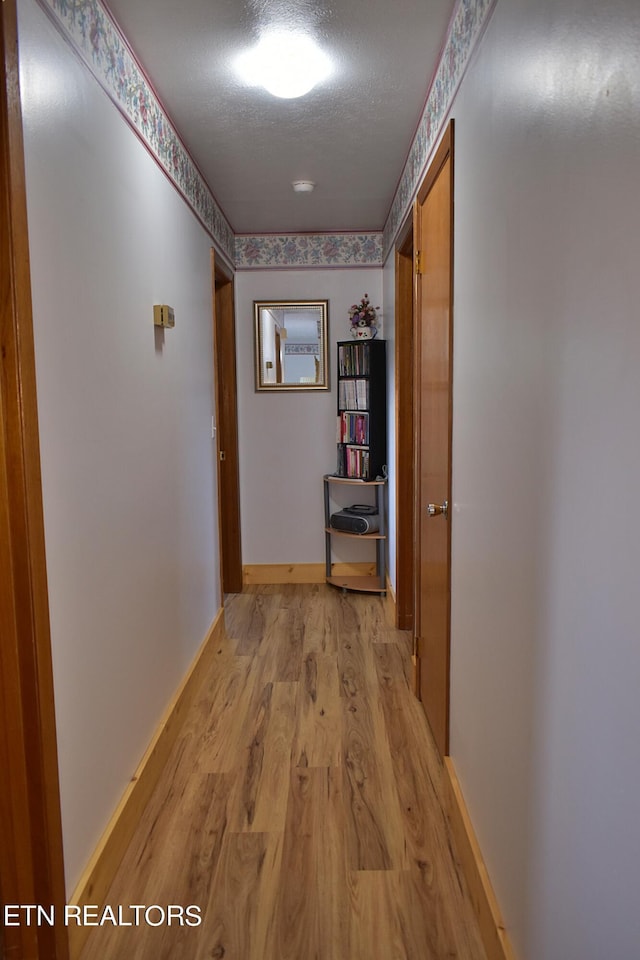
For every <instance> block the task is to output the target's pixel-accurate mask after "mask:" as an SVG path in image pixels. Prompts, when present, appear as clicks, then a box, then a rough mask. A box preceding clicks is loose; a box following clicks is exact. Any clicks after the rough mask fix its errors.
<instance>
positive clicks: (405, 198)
mask: <svg viewBox="0 0 640 960" xmlns="http://www.w3.org/2000/svg"><path fill="white" fill-rule="evenodd" d="M496 2H497V0H460V2H459V3H458V7H457V9H456V11H455V14H454V16H453V19H452V21H451V26H450V28H449V34H448V36H447V40H446V43H445V46H444V50H443V52H442V55H441V57H440V63H439V64H438V69H437V71H436V74H435V77H434V79H433V83H432V84H431V88H430V90H429V94H428V97H427V103H426V106H425V108H424V111H423V114H422V117H421V119H420V123H419V125H418V129H417V131H416V135H415V137H414V138H413V141H412V143H411V148H410V150H409V156H408V157H407V162H406V164H405V166H404V170H403V171H402V175H401V177H400V183H399V184H398V188H397V190H396V193H395V196H394V198H393V202H392V204H391V210H390V211H389V216H388V217H387V222H386V223H385V225H384V230H383V259H384V260H386V258H387V256H388V254H389V252H390V250H391V249H392V247H393V244H394V242H395V239H396V236H397V233H398V230H399V229H400V227H401V226H402V223H403V221H404V219H405V216H406V214H407V212H408V210H409V207H410V206H411V204H412V202H413V200H414V197H415V194H416V191H417V189H418V187H419V185H420V183H421V182H422V179H423V177H424V174H425V172H426V168H427V163H428V160H429V157H430V155H431V151H432V150H433V147H434V146H435V145H436V143H437V142H438V140H439V137H440V133H441V132H442V128H443V124H444V121H445V119H446V117H447V114H448V112H449V109H450V107H451V104H452V102H453V98H454V97H455V95H456V92H457V89H458V87H459V85H460V81H461V80H462V77H463V75H464V72H465V69H466V66H467V63H468V62H469V59H470V57H471V54H472V53H473V50H474V49H475V46H476V43H477V41H478V40H479V39H480V36H481V34H482V32H483V30H484V28H485V26H486V24H487V23H488V22H489V16H490V14H491V12H492V10H493V7H494V6H495V4H496Z"/></svg>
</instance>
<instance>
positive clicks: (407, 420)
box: [395, 218, 415, 630]
mask: <svg viewBox="0 0 640 960" xmlns="http://www.w3.org/2000/svg"><path fill="white" fill-rule="evenodd" d="M414 300H415V275H414V269H413V220H412V219H411V218H409V221H408V222H407V224H406V225H405V228H404V229H403V230H402V231H401V233H400V236H399V239H398V242H397V244H396V251H395V410H396V626H397V627H398V629H399V630H412V629H413V624H414V605H415V601H414V590H415V573H414V563H415V546H414V527H415V520H414V514H413V511H414V483H415V480H414V477H415V465H414V429H413V427H414V404H415V398H414V390H413V374H414V371H413V359H414V358H413V353H414V351H413V343H414V339H413V338H414V335H415V331H414Z"/></svg>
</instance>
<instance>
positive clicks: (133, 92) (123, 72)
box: [38, 0, 235, 263]
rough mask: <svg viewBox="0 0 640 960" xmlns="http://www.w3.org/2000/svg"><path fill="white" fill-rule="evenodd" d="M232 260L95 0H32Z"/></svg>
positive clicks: (158, 109) (226, 232)
mask: <svg viewBox="0 0 640 960" xmlns="http://www.w3.org/2000/svg"><path fill="white" fill-rule="evenodd" d="M38 3H39V4H40V6H41V7H42V8H43V9H44V10H45V11H46V12H47V13H48V14H49V15H50V16H51V17H52V19H53V22H54V23H55V24H56V25H57V26H58V27H59V29H60V30H61V31H62V33H63V35H64V36H65V37H66V39H67V40H68V41H69V42H70V43H71V45H72V46H73V47H74V49H75V50H76V51H77V52H78V53H79V55H80V57H81V58H82V60H83V61H84V62H85V64H86V65H87V66H88V68H89V69H90V70H91V72H92V73H93V75H94V77H95V78H96V80H97V81H98V83H99V84H100V85H101V86H102V88H103V89H104V90H105V91H106V93H107V94H108V95H109V97H110V98H111V99H112V100H113V102H114V103H115V104H116V106H117V107H118V108H119V109H120V111H121V112H122V113H123V115H124V116H125V118H126V119H127V120H128V121H129V123H130V124H131V126H132V127H133V128H134V130H135V131H136V132H137V133H138V135H139V136H140V138H141V139H142V140H143V142H144V143H145V144H146V146H147V147H148V148H149V150H150V151H151V153H152V155H153V156H154V157H155V159H156V160H157V161H158V163H159V164H160V166H161V167H162V169H163V170H164V171H165V173H166V174H167V175H168V176H169V178H170V180H171V181H172V182H173V183H174V184H175V186H176V187H177V189H178V190H179V192H180V193H181V194H182V196H183V197H184V199H185V200H186V201H187V203H188V204H189V206H190V207H191V208H192V210H193V211H194V213H195V214H196V216H197V217H198V219H199V220H200V222H201V223H202V224H203V226H204V228H205V229H206V230H207V232H208V233H209V234H210V236H211V238H212V240H213V241H214V243H216V244H217V245H218V246H219V248H220V251H221V252H222V253H223V254H224V255H225V256H226V257H227V258H228V259H229V261H230V262H231V263H233V257H234V240H235V238H234V233H233V230H232V229H231V226H230V224H229V222H228V221H227V219H226V217H225V215H224V214H223V212H222V210H221V209H220V207H219V206H218V204H217V203H216V201H215V199H214V197H213V194H212V193H211V190H210V189H209V187H208V185H207V183H206V182H205V180H204V178H203V177H202V175H201V174H200V172H199V170H198V168H197V167H196V165H195V163H194V161H193V159H192V158H191V156H190V155H189V153H188V151H187V149H186V147H185V146H184V144H183V143H182V141H181V140H180V137H179V136H178V133H177V131H176V130H175V128H174V126H173V125H172V123H171V122H170V120H169V119H168V117H167V115H166V113H165V112H164V110H163V108H162V106H161V104H160V102H159V101H158V99H157V97H156V95H155V93H154V92H153V89H152V87H151V85H150V83H149V81H148V79H147V77H146V76H145V74H144V72H143V70H142V68H141V67H140V65H139V64H138V62H137V61H136V59H135V57H134V56H133V53H132V52H131V50H130V48H129V46H128V44H127V42H126V39H125V38H124V36H123V35H122V33H121V32H120V30H119V29H118V27H117V26H116V24H115V23H114V21H113V20H112V19H111V16H110V14H109V12H108V11H107V10H106V9H105V7H103V5H102V3H100V0H38Z"/></svg>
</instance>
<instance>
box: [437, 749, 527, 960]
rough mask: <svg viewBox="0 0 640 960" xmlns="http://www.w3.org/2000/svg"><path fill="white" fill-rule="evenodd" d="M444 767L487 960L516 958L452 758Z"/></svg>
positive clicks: (460, 853)
mask: <svg viewBox="0 0 640 960" xmlns="http://www.w3.org/2000/svg"><path fill="white" fill-rule="evenodd" d="M444 768H445V777H444V787H445V809H446V814H447V818H448V820H449V823H450V825H451V831H452V833H453V839H454V843H455V850H456V853H457V856H458V860H459V862H460V865H461V867H462V870H463V873H464V875H465V879H466V881H467V887H468V889H469V895H470V898H471V903H472V905H473V910H474V912H475V915H476V918H477V921H478V927H479V929H480V936H481V938H482V942H483V944H484V948H485V951H486V954H487V960H516V957H515V954H514V952H513V947H512V946H511V943H510V942H509V938H508V936H507V932H506V930H505V927H504V922H503V920H502V914H501V912H500V907H499V905H498V901H497V900H496V896H495V893H494V892H493V887H492V886H491V880H490V878H489V874H488V872H487V868H486V866H485V863H484V860H483V857H482V852H481V850H480V847H479V845H478V841H477V839H476V835H475V832H474V829H473V824H472V823H471V820H470V818H469V814H468V812H467V807H466V804H465V802H464V797H463V795H462V791H461V789H460V784H459V782H458V777H457V776H456V771H455V767H454V765H453V762H452V760H451V758H450V757H445V758H444Z"/></svg>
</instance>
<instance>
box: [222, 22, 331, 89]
mask: <svg viewBox="0 0 640 960" xmlns="http://www.w3.org/2000/svg"><path fill="white" fill-rule="evenodd" d="M235 66H236V69H237V71H238V73H239V74H240V76H241V77H242V78H243V80H244V81H245V83H248V84H249V85H250V86H262V87H264V88H265V90H268V92H269V93H271V94H272V95H273V96H274V97H282V98H283V99H286V100H293V99H294V98H296V97H303V96H304V95H305V93H309V91H310V90H313V88H314V87H315V86H316V85H317V84H318V83H320V81H321V80H324V79H325V78H326V77H328V76H329V74H330V73H331V61H330V60H329V57H328V56H327V55H326V53H323V51H322V50H321V49H320V48H319V47H318V46H316V44H315V43H314V42H313V40H312V39H311V37H308V36H307V35H306V34H304V33H291V32H288V31H284V30H275V31H273V32H271V33H267V34H264V35H263V37H262V38H261V40H260V42H259V43H258V45H257V46H255V47H253V49H252V50H247V52H246V53H243V54H241V55H240V56H239V57H238V58H237V60H236V63H235Z"/></svg>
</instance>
